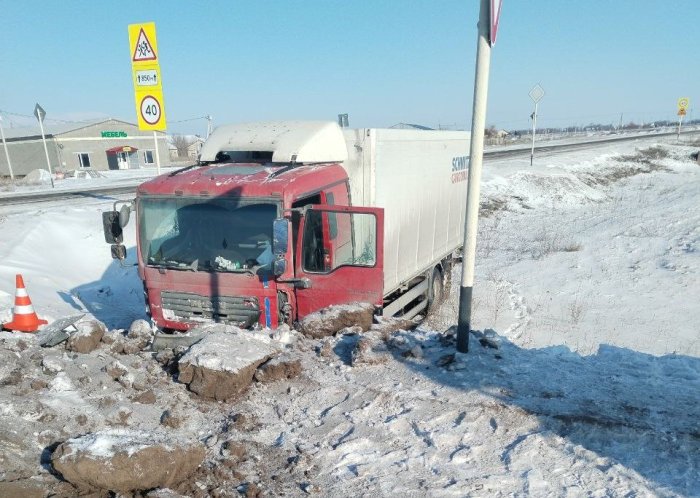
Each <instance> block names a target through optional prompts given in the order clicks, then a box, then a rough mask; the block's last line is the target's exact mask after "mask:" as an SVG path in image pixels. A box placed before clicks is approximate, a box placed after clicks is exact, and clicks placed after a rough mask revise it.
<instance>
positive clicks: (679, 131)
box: [676, 114, 683, 140]
mask: <svg viewBox="0 0 700 498" xmlns="http://www.w3.org/2000/svg"><path fill="white" fill-rule="evenodd" d="M682 123H683V114H681V115H680V116H678V134H677V136H676V140H680V139H681V125H682Z"/></svg>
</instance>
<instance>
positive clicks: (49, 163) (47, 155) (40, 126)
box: [39, 114, 56, 188]
mask: <svg viewBox="0 0 700 498" xmlns="http://www.w3.org/2000/svg"><path fill="white" fill-rule="evenodd" d="M39 128H40V129H41V141H42V142H44V154H46V165H47V166H48V167H49V176H50V177H51V188H55V187H56V186H55V185H54V184H53V172H52V171H51V161H49V149H48V147H46V136H45V135H44V120H43V119H42V118H41V114H39Z"/></svg>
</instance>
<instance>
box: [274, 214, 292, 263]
mask: <svg viewBox="0 0 700 498" xmlns="http://www.w3.org/2000/svg"><path fill="white" fill-rule="evenodd" d="M288 246H289V220H287V219H286V218H277V219H276V220H275V221H273V222H272V254H274V255H275V256H285V255H286V254H287V247H288Z"/></svg>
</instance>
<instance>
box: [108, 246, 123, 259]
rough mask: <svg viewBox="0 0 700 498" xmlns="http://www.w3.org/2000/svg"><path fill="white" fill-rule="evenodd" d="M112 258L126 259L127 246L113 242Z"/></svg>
mask: <svg viewBox="0 0 700 498" xmlns="http://www.w3.org/2000/svg"><path fill="white" fill-rule="evenodd" d="M111 249H112V259H118V260H120V261H124V260H125V259H126V247H125V246H124V245H122V244H113V245H112V247H111Z"/></svg>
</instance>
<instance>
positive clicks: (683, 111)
mask: <svg viewBox="0 0 700 498" xmlns="http://www.w3.org/2000/svg"><path fill="white" fill-rule="evenodd" d="M685 114H686V110H685V109H683V108H681V109H678V115H679V116H685Z"/></svg>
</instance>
